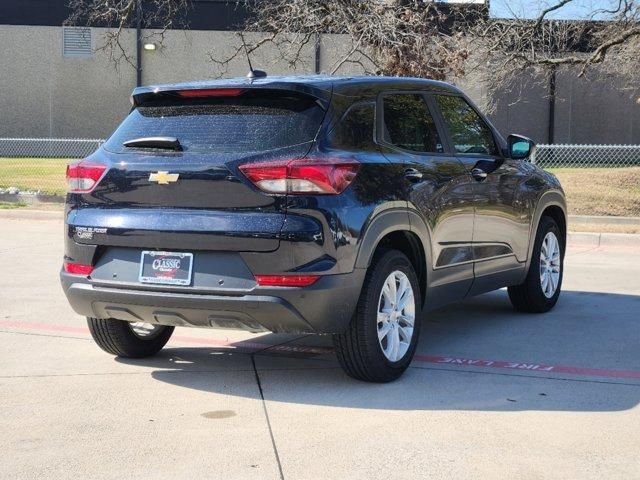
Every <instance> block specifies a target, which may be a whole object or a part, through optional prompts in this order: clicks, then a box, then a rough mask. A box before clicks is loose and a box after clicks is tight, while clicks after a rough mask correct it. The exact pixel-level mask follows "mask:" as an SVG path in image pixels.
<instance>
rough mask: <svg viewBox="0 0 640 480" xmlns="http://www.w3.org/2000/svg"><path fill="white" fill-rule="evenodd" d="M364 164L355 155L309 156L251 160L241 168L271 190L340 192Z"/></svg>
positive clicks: (266, 189)
mask: <svg viewBox="0 0 640 480" xmlns="http://www.w3.org/2000/svg"><path fill="white" fill-rule="evenodd" d="M359 168H360V164H359V163H358V162H356V161H355V160H352V159H337V158H308V159H298V160H285V161H273V162H264V163H249V164H246V165H242V166H240V171H241V172H242V173H243V174H244V175H245V176H246V177H247V178H248V179H249V180H250V181H251V182H252V183H253V184H254V185H255V186H256V187H258V188H259V189H260V190H262V191H263V192H267V193H290V194H317V195H338V194H340V193H342V192H343V191H344V190H345V189H346V188H347V187H348V186H349V184H351V182H352V181H353V179H354V178H355V177H356V174H357V173H358V169H359Z"/></svg>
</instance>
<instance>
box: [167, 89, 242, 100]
mask: <svg viewBox="0 0 640 480" xmlns="http://www.w3.org/2000/svg"><path fill="white" fill-rule="evenodd" d="M242 92H244V90H243V89H242V88H206V89H195V90H179V91H178V92H177V93H178V96H180V97H184V98H201V97H237V96H238V95H240V94H241V93H242Z"/></svg>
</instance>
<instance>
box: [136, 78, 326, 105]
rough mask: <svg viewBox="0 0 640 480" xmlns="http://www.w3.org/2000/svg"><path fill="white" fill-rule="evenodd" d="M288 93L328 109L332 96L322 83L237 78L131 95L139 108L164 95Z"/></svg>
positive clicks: (162, 87) (142, 90) (154, 88)
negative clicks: (259, 90) (254, 92)
mask: <svg viewBox="0 0 640 480" xmlns="http://www.w3.org/2000/svg"><path fill="white" fill-rule="evenodd" d="M254 89H263V90H288V91H292V92H296V93H301V94H305V95H310V96H313V97H315V98H317V99H319V100H320V101H321V103H322V106H323V108H324V109H325V110H326V108H327V107H328V106H329V102H330V100H331V93H332V85H331V84H327V83H326V82H324V83H323V84H322V85H314V84H313V83H303V82H293V81H289V82H288V81H281V80H275V79H272V80H267V79H264V80H263V79H260V80H258V81H255V80H254V81H251V80H247V79H239V80H237V81H226V82H197V83H185V84H175V85H159V86H148V87H137V88H136V89H135V90H134V91H133V93H132V94H131V104H132V105H133V107H134V108H135V107H138V106H140V105H142V104H143V103H145V102H148V101H150V100H154V99H159V98H161V97H163V96H171V97H183V98H194V97H214V96H236V95H241V94H242V93H243V92H244V91H246V90H254Z"/></svg>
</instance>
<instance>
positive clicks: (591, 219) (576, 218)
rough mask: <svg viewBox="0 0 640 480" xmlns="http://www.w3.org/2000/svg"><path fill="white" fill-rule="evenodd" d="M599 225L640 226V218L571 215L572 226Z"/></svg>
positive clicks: (570, 222)
mask: <svg viewBox="0 0 640 480" xmlns="http://www.w3.org/2000/svg"><path fill="white" fill-rule="evenodd" d="M576 223H580V224H597V225H640V217H608V216H600V215H569V225H571V224H576Z"/></svg>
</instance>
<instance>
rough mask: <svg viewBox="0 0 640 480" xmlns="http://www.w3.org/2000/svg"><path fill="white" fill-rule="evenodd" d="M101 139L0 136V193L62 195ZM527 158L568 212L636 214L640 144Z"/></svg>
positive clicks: (544, 151) (544, 149) (543, 152)
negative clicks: (552, 180)
mask: <svg viewBox="0 0 640 480" xmlns="http://www.w3.org/2000/svg"><path fill="white" fill-rule="evenodd" d="M102 142H103V140H100V139H91V140H87V139H60V138H53V139H52V138H0V195H2V194H7V193H8V194H16V193H31V194H33V193H39V194H42V195H63V194H64V192H65V190H66V184H65V169H66V166H67V164H68V163H69V161H70V160H73V159H77V158H84V157H86V156H88V155H90V154H91V153H92V152H94V151H95V150H96V149H97V148H98V147H99V146H100V145H101V144H102ZM531 161H532V163H535V164H537V165H539V166H540V167H542V168H545V169H548V170H550V171H552V172H553V173H554V174H555V175H556V176H557V177H558V178H559V179H560V181H561V182H562V185H563V188H564V189H565V191H566V193H567V202H568V205H569V213H571V214H574V215H605V216H633V217H639V216H640V145H538V148H537V149H536V153H535V156H534V157H533V158H532V159H531ZM0 200H1V198H0Z"/></svg>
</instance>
